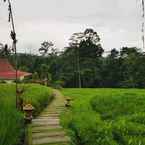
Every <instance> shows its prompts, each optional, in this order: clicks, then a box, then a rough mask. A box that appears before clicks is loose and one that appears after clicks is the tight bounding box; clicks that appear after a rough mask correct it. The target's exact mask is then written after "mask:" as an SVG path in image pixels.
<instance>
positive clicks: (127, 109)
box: [62, 89, 145, 145]
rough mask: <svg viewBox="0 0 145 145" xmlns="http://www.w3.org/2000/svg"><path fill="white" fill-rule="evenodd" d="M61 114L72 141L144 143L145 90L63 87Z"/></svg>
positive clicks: (84, 143)
mask: <svg viewBox="0 0 145 145" xmlns="http://www.w3.org/2000/svg"><path fill="white" fill-rule="evenodd" d="M63 93H64V95H66V96H71V97H72V98H73V100H74V101H73V103H72V107H71V108H70V109H69V110H68V111H67V112H66V113H64V114H63V115H62V124H63V125H64V126H65V127H66V128H68V129H69V132H70V135H71V137H72V141H73V144H74V145H90V144H91V145H145V139H144V138H145V113H144V112H145V90H139V89H64V90H63Z"/></svg>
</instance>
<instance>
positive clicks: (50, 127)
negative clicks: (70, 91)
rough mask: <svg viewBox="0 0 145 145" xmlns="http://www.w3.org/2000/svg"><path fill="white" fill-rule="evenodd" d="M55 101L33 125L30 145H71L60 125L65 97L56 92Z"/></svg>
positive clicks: (34, 120)
mask: <svg viewBox="0 0 145 145" xmlns="http://www.w3.org/2000/svg"><path fill="white" fill-rule="evenodd" d="M53 93H54V99H53V101H52V102H51V104H49V105H48V106H47V107H46V108H45V109H44V110H43V112H42V113H41V114H40V115H39V116H38V117H37V118H35V119H33V120H32V124H31V130H30V131H31V133H30V134H31V139H30V140H31V144H30V145H70V144H69V143H70V138H69V137H68V136H67V135H66V132H65V131H64V129H63V128H62V126H61V125H60V113H61V112H62V111H63V110H64V109H65V99H64V97H63V95H62V94H61V93H60V92H59V91H58V90H54V92H53Z"/></svg>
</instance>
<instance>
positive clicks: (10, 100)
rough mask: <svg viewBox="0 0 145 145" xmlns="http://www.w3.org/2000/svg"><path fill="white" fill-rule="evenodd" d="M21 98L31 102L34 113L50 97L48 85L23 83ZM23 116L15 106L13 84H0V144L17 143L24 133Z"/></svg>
mask: <svg viewBox="0 0 145 145" xmlns="http://www.w3.org/2000/svg"><path fill="white" fill-rule="evenodd" d="M24 87H25V92H24V94H23V99H24V100H25V101H26V102H29V103H32V104H33V106H34V107H35V114H37V113H38V112H39V111H40V109H42V108H43V107H44V106H45V105H46V103H48V102H49V101H50V100H51V98H52V95H51V89H50V88H48V87H44V86H40V85H35V84H28V85H24ZM23 118H24V116H23V113H22V112H18V110H17V109H16V107H15V85H14V84H13V85H7V84H0V145H17V144H18V143H19V142H20V138H21V136H22V135H23V133H24V120H23Z"/></svg>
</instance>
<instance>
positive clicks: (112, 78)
mask: <svg viewBox="0 0 145 145" xmlns="http://www.w3.org/2000/svg"><path fill="white" fill-rule="evenodd" d="M76 49H79V48H74V47H68V48H66V50H65V51H64V52H62V53H61V54H57V53H51V54H49V55H47V56H36V55H30V54H19V57H18V62H19V69H21V70H24V71H28V72H32V73H33V76H32V78H33V79H38V80H44V79H47V80H48V83H49V84H55V83H56V82H57V83H58V82H60V84H61V85H63V86H64V87H79V78H78V76H79V75H78V73H79V74H80V80H81V84H82V85H81V86H82V87H84V88H87V87H93V88H95V87H109V88H111V87H113V88H114V87H115V88H116V87H123V88H124V87H126V88H135V87H137V88H143V87H145V75H144V74H145V69H144V68H145V55H144V53H142V52H141V50H140V49H137V48H127V47H123V48H122V49H121V50H120V51H117V50H116V49H113V50H112V51H111V52H110V54H108V55H107V56H102V54H103V52H102V49H101V47H100V45H99V46H95V51H97V52H94V48H93V46H87V47H85V46H81V47H80V49H79V54H80V55H79V66H80V68H79V72H78V59H77V58H78V53H76ZM91 49H93V50H91ZM88 50H89V51H88ZM77 51H78V50H77ZM91 51H92V52H91ZM96 53H97V54H96ZM98 53H99V54H98ZM92 54H93V55H92ZM94 54H96V56H95V55H94ZM10 60H11V62H14V58H13V56H11V57H10Z"/></svg>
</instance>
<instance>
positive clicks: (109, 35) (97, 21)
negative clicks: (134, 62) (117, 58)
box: [0, 0, 141, 51]
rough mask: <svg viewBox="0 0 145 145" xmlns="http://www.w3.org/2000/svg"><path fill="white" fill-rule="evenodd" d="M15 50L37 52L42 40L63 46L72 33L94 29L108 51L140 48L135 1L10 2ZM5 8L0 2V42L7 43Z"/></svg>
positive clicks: (26, 0) (139, 17)
mask: <svg viewBox="0 0 145 145" xmlns="http://www.w3.org/2000/svg"><path fill="white" fill-rule="evenodd" d="M13 4H14V5H13V6H14V10H15V22H16V29H17V34H18V39H19V41H18V42H19V43H18V48H19V50H21V51H25V49H26V48H34V49H38V48H39V46H40V43H41V42H42V41H43V40H51V41H54V42H55V44H56V46H57V47H58V48H63V47H65V46H67V42H68V39H69V37H70V36H71V34H72V33H74V32H80V31H84V30H85V29H86V28H88V27H91V28H94V29H95V30H96V31H97V32H98V34H99V35H100V36H101V39H102V44H103V47H104V48H105V49H106V50H108V49H111V48H114V47H116V48H120V47H121V46H138V47H141V32H140V27H141V11H140V8H139V5H140V3H139V0H138V2H136V0H107V1H106V0H49V1H48V0H43V1H42V0H31V1H28V0H25V1H24V0H18V1H13ZM7 19H8V18H7V7H6V4H3V3H2V2H0V42H4V43H6V42H9V43H10V38H9V30H10V27H9V25H8V23H7Z"/></svg>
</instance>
